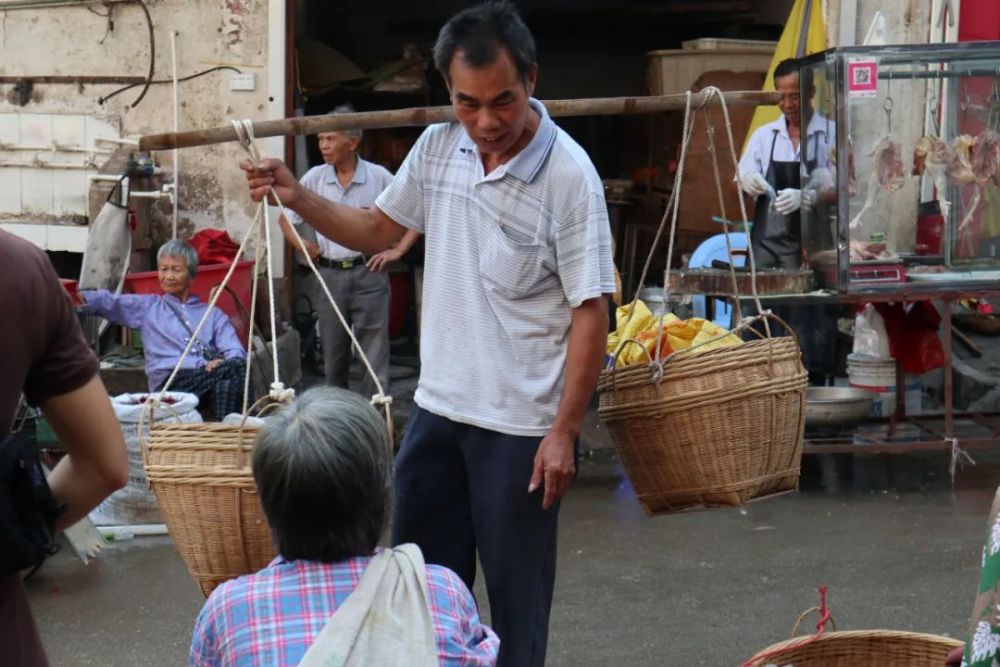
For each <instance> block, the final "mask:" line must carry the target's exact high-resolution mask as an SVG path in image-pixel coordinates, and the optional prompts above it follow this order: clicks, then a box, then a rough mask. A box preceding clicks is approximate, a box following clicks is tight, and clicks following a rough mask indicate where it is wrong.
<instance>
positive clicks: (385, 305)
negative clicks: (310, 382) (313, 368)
mask: <svg viewBox="0 0 1000 667" xmlns="http://www.w3.org/2000/svg"><path fill="white" fill-rule="evenodd" d="M319 272H320V275H321V276H323V280H324V282H326V285H327V287H329V289H330V294H332V295H333V298H334V300H335V301H336V302H337V307H338V308H340V312H341V314H342V315H343V316H344V319H345V320H347V324H348V326H350V327H351V328H352V329H353V330H354V335H355V337H357V339H358V343H360V345H361V349H362V350H364V352H365V355H366V356H367V357H368V361H369V362H370V363H371V365H372V369H373V370H374V371H375V374H376V375H377V376H378V379H379V382H381V383H382V389H383V391H385V392H386V393H387V394H388V393H389V276H387V275H386V274H385V273H376V272H374V271H369V270H368V269H367V268H366V267H365V266H364V265H360V266H356V267H354V268H353V269H330V268H326V267H320V269H319ZM313 303H315V304H316V313H317V315H318V316H319V332H320V336H321V337H322V339H323V370H324V374H325V376H326V384H328V385H330V386H332V387H343V388H345V389H346V388H347V380H348V371H349V369H350V366H351V338H350V336H348V335H347V331H345V330H344V326H343V325H342V324H341V323H340V320H339V319H338V318H337V315H336V313H334V312H333V307H332V306H331V305H330V300H329V299H327V297H326V294H324V293H323V291H322V290H321V289H320V288H319V286H317V287H316V296H315V297H314V299H313ZM358 391H360V392H361V394H362V395H363V396H366V397H371V396H373V395H374V394H376V393H377V392H376V389H375V383H374V381H372V379H371V377H370V376H369V375H368V372H367V371H365V372H364V374H363V378H362V381H361V387H360V388H359V389H358Z"/></svg>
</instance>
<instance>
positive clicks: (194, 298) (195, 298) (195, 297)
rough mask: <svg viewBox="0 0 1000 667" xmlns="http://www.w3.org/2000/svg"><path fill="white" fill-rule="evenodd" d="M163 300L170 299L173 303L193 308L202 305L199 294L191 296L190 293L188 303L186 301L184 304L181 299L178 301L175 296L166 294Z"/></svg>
mask: <svg viewBox="0 0 1000 667" xmlns="http://www.w3.org/2000/svg"><path fill="white" fill-rule="evenodd" d="M163 298H164V299H169V300H170V301H173V302H174V303H185V304H190V305H192V306H193V305H197V304H199V303H201V299H199V298H198V295H197V294H190V293H189V294H188V298H187V301H184V302H182V301H181V300H180V299H178V298H177V297H176V296H174V295H173V294H164V295H163Z"/></svg>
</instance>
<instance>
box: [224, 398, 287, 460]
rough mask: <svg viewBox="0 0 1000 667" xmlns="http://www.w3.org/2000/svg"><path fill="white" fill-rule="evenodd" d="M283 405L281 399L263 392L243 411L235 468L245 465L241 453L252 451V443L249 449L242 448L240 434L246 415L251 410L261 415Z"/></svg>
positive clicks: (241, 433) (241, 434)
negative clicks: (277, 399)
mask: <svg viewBox="0 0 1000 667" xmlns="http://www.w3.org/2000/svg"><path fill="white" fill-rule="evenodd" d="M285 405H287V403H283V402H281V401H275V400H274V399H272V398H271V396H270V395H269V394H265V395H264V396H262V397H260V398H259V399H257V401H256V402H255V403H254V404H253V405H251V406H250V408H249V409H248V410H247V411H246V412H244V413H243V419H241V420H240V431H239V434H240V437H239V438H238V440H237V442H238V444H237V445H236V469H237V470H239V469H241V468H243V467H244V465H245V463H246V462H245V461H244V460H243V454H244V452H247V451H252V449H253V445H251V447H250V450H247V449H244V448H243V437H242V436H243V429H244V428H246V424H247V417H249V416H250V413H251V412H253V411H255V410H256V411H257V414H256V416H257V417H263V416H264V415H265V414H267V413H269V412H274V411H275V410H277V409H278V408H281V407H284V406H285Z"/></svg>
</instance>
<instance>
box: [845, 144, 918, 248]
mask: <svg viewBox="0 0 1000 667" xmlns="http://www.w3.org/2000/svg"><path fill="white" fill-rule="evenodd" d="M870 155H873V156H874V157H875V166H874V168H873V169H872V172H871V175H870V176H869V177H868V194H867V196H866V197H865V205H864V206H862V207H861V210H860V211H858V213H857V215H855V216H854V218H853V219H852V220H851V224H850V228H851V229H857V228H858V227H859V226H860V225H861V220H862V218H864V216H865V214H866V213H867V212H868V211H869V210H870V209H871V208H872V206H874V205H875V195H876V194H877V193H878V191H879V190H881V191H882V192H893V191H894V190H898V189H900V188H901V187H903V183H904V182H906V175H905V172H904V169H903V147H902V146H901V145H900V143H899V142H898V141H893V140H892V139H889V138H888V137H883V138H882V139H880V140H879V142H878V143H877V144H875V148H873V149H872V152H871V153H870Z"/></svg>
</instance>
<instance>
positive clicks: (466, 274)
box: [243, 2, 615, 667]
mask: <svg viewBox="0 0 1000 667" xmlns="http://www.w3.org/2000/svg"><path fill="white" fill-rule="evenodd" d="M434 60H435V64H436V66H437V69H438V70H439V71H440V72H441V74H442V75H443V76H444V79H445V82H446V84H447V85H448V89H449V91H450V94H451V101H452V107H453V108H454V110H455V114H456V116H457V118H458V121H459V122H458V123H450V124H440V125H433V126H431V127H428V128H427V130H426V131H425V132H424V133H423V134H422V135H421V137H420V139H419V140H418V141H417V143H416V145H415V146H414V147H413V149H412V150H411V151H410V154H409V155H408V156H407V158H406V160H405V162H404V163H403V165H402V166H401V167H400V169H399V172H398V174H397V175H396V177H395V178H394V179H393V181H392V183H391V184H390V185H389V187H388V188H387V189H386V190H385V192H383V193H382V194H381V195H380V196H379V198H378V199H377V200H376V202H375V205H374V206H373V207H372V208H370V209H365V210H358V209H352V208H349V207H346V206H339V205H336V204H331V203H330V202H328V201H325V200H323V199H322V198H320V197H317V196H315V195H313V194H311V193H309V192H308V191H306V190H304V189H303V188H301V187H300V186H299V184H298V183H297V182H296V181H295V179H294V177H293V176H292V175H291V173H290V172H289V171H288V170H287V168H286V167H284V165H282V164H281V163H280V162H278V161H276V160H265V161H264V162H263V163H261V164H258V165H253V164H251V163H250V162H244V164H243V168H244V169H245V170H246V171H247V178H248V180H249V185H250V192H251V196H252V197H254V198H255V199H257V200H260V199H263V198H264V197H265V196H267V194H268V191H269V189H270V188H271V187H274V188H275V190H276V191H277V193H278V196H279V197H280V198H281V199H282V201H283V202H284V203H285V204H286V205H287V206H290V207H291V208H292V209H294V210H296V211H298V212H299V213H300V214H301V215H302V216H303V217H305V218H306V219H307V220H309V221H310V222H311V223H312V224H313V225H314V226H316V227H317V229H318V230H319V231H321V232H322V233H323V234H325V235H327V236H328V237H330V238H332V239H334V240H336V241H337V242H338V243H340V244H342V245H344V246H347V247H351V248H356V249H359V250H361V251H366V252H377V251H379V250H382V249H383V248H385V247H387V246H389V245H390V244H392V243H393V242H394V241H395V240H396V239H398V238H399V237H400V236H401V235H402V234H403V233H404V231H406V230H407V229H409V230H416V231H418V232H422V233H423V234H424V242H425V258H424V287H423V313H422V318H421V319H422V323H423V324H422V331H421V338H420V359H421V369H420V381H419V386H418V388H417V392H416V395H415V397H414V400H415V402H416V404H417V405H416V407H415V409H414V412H413V415H412V417H411V419H410V422H409V424H408V426H407V430H406V437H405V439H404V441H403V443H402V446H401V448H400V452H399V456H398V459H397V468H396V477H395V507H394V514H393V534H392V541H393V543H394V544H398V543H401V542H415V543H417V544H418V545H419V546H420V547H421V549H422V550H423V551H424V553H425V555H426V558H427V561H428V562H431V563H436V564H439V565H445V566H447V567H450V568H451V569H453V570H455V571H456V572H457V573H458V574H459V575H460V576H461V577H462V579H463V580H464V581H465V583H466V584H467V585H468V586H469V587H470V588H471V587H472V584H473V580H474V578H475V575H476V553H477V551H478V554H479V558H480V562H481V563H482V566H483V572H484V575H485V578H486V588H487V592H488V594H489V599H490V615H491V621H492V625H493V627H494V629H495V630H496V631H497V634H498V635H499V636H500V640H501V644H500V658H499V664H500V665H508V666H515V665H516V666H517V667H531V666H540V665H543V664H544V663H545V652H546V646H547V640H548V622H549V610H550V607H551V603H552V592H553V587H554V582H555V562H556V534H557V516H558V507H559V501H560V500H561V498H562V497H563V495H564V494H565V493H566V490H567V489H568V488H569V485H570V483H571V481H572V479H573V477H574V475H575V473H576V441H577V438H578V437H579V434H580V428H581V424H582V422H583V418H584V415H585V414H586V411H587V404H588V402H589V400H590V397H591V396H592V394H593V391H594V387H595V385H596V383H597V377H598V375H599V373H600V369H601V365H602V362H603V358H604V350H605V340H606V335H607V330H608V311H607V305H606V295H608V294H612V293H614V291H615V282H614V268H613V264H612V259H611V238H610V229H609V226H608V218H607V208H606V205H605V202H604V190H603V186H602V184H601V181H600V179H599V177H598V176H597V172H596V170H595V169H594V167H593V165H592V164H591V162H590V159H589V158H588V157H587V155H586V153H585V152H584V151H583V150H582V149H581V148H580V146H578V145H577V144H576V142H574V141H573V140H572V139H571V138H570V137H569V135H567V134H566V133H565V132H563V131H562V130H561V129H559V128H558V127H557V126H556V125H555V123H554V122H552V120H551V119H550V118H549V116H548V113H547V112H546V110H545V107H544V106H542V105H541V104H540V103H539V102H538V101H537V100H535V99H533V98H532V94H533V92H534V88H535V81H536V77H537V72H538V67H537V64H536V62H535V43H534V39H533V37H532V35H531V32H530V31H529V30H528V28H527V27H526V26H525V25H524V23H523V21H522V20H521V18H520V16H518V14H517V12H516V10H515V9H514V8H513V7H512V6H511V5H510V4H508V3H505V2H490V3H486V4H483V5H479V6H476V7H473V8H470V9H466V10H464V11H462V12H460V13H459V14H457V15H455V16H454V17H453V18H452V19H451V20H450V21H449V22H448V23H447V24H446V25H445V27H444V28H443V29H442V30H441V33H440V35H439V37H438V41H437V44H436V45H435V48H434Z"/></svg>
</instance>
